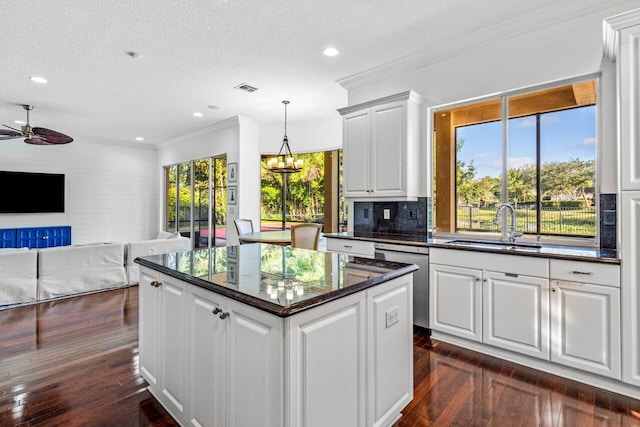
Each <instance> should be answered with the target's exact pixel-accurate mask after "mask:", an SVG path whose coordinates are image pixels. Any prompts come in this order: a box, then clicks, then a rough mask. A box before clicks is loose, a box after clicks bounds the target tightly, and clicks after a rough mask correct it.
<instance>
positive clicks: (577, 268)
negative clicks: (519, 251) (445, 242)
mask: <svg viewBox="0 0 640 427" xmlns="http://www.w3.org/2000/svg"><path fill="white" fill-rule="evenodd" d="M430 260H431V264H430V265H429V272H430V292H431V293H430V303H431V306H430V313H431V319H430V320H431V327H432V329H433V331H434V336H435V337H436V338H441V339H442V338H444V339H445V340H446V335H451V336H452V337H459V338H465V339H466V340H470V341H475V342H480V343H482V344H481V346H482V345H488V346H491V347H494V348H501V349H505V350H509V351H511V352H514V353H520V354H523V355H527V356H530V357H534V358H537V359H541V360H543V361H550V362H552V363H554V364H558V365H564V366H567V367H571V368H575V369H579V370H581V371H584V372H588V373H589V374H596V375H600V376H603V377H608V378H613V379H616V380H620V379H622V370H621V343H620V335H621V325H620V319H621V314H623V313H621V311H620V310H621V309H620V307H621V295H620V266H619V265H617V264H608V263H597V262H595V263H594V262H584V261H574V260H568V259H543V258H539V257H538V258H534V257H523V256H512V255H493V254H487V253H471V252H466V251H455V250H445V249H434V248H432V249H431V251H430ZM434 261H435V263H434ZM442 262H447V264H441V263H442ZM461 265H465V267H461ZM483 266H485V267H486V268H482V267H483ZM498 266H500V267H501V268H502V269H503V270H505V271H496V267H498ZM517 271H522V272H524V273H527V274H520V273H517ZM623 303H627V302H623ZM627 304H628V303H627ZM629 317H631V316H629ZM438 333H442V334H446V335H443V336H442V337H440V336H438ZM452 341H454V342H459V341H457V340H456V339H452ZM474 345H475V344H473V345H471V344H470V346H471V347H472V348H473V346H474ZM475 348H482V347H475ZM487 349H488V347H487ZM505 354H506V353H505ZM523 360H525V359H523ZM542 363H548V362H542ZM639 363H640V362H639ZM534 366H535V364H534ZM549 366H551V365H549ZM562 369H564V368H562ZM627 382H629V381H627Z"/></svg>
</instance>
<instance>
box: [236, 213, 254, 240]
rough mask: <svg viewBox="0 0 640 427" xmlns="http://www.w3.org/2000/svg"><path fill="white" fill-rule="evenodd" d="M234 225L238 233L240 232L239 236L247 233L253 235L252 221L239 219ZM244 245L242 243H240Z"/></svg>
mask: <svg viewBox="0 0 640 427" xmlns="http://www.w3.org/2000/svg"><path fill="white" fill-rule="evenodd" d="M233 223H234V224H235V226H236V231H237V232H238V236H240V235H241V234H246V233H253V222H252V221H251V220H250V219H243V218H238V219H234V220H233ZM240 244H242V241H241V242H240Z"/></svg>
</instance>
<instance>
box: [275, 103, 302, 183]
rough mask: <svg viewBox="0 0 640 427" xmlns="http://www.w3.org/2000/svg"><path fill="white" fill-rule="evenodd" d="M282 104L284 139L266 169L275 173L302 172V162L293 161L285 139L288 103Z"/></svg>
mask: <svg viewBox="0 0 640 427" xmlns="http://www.w3.org/2000/svg"><path fill="white" fill-rule="evenodd" d="M282 103H283V104H284V138H283V139H282V146H281V147H280V151H279V152H278V155H277V156H276V157H272V158H270V159H269V160H268V161H267V169H268V170H269V172H276V173H294V172H300V171H301V170H302V165H303V162H302V160H301V159H297V160H296V159H294V158H293V154H292V153H291V148H289V138H287V104H289V101H282Z"/></svg>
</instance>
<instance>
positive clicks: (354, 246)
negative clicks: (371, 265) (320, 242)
mask: <svg viewBox="0 0 640 427" xmlns="http://www.w3.org/2000/svg"><path fill="white" fill-rule="evenodd" d="M327 250H328V251H331V252H342V253H345V254H351V255H361V256H365V257H370V258H373V253H374V250H375V249H374V245H373V242H367V241H364V240H349V239H331V238H327Z"/></svg>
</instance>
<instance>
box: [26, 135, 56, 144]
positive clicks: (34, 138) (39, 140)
mask: <svg viewBox="0 0 640 427" xmlns="http://www.w3.org/2000/svg"><path fill="white" fill-rule="evenodd" d="M24 142H26V143H27V144H31V145H53V144H49V143H48V142H47V140H45V139H42V138H40V137H38V136H32V137H31V138H27V139H25V140H24Z"/></svg>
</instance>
